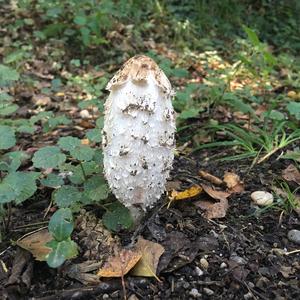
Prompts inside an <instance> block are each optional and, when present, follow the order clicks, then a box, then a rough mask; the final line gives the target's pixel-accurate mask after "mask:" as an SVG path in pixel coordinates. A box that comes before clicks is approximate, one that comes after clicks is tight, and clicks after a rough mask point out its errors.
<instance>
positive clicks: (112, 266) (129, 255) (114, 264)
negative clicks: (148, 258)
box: [97, 249, 142, 277]
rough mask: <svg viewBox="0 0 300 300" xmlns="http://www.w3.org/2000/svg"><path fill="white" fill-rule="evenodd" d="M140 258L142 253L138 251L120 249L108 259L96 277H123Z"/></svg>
mask: <svg viewBox="0 0 300 300" xmlns="http://www.w3.org/2000/svg"><path fill="white" fill-rule="evenodd" d="M141 257H142V253H141V252H140V250H139V249H134V250H127V249H122V250H120V251H119V253H118V254H116V255H115V256H111V257H109V258H108V260H107V262H106V263H105V264H104V266H103V267H102V268H100V270H99V271H98V273H97V275H98V276H99V277H123V276H124V275H126V274H127V273H128V272H129V271H130V270H131V269H132V268H133V267H134V266H135V265H136V264H137V262H138V261H139V260H140V259H141Z"/></svg>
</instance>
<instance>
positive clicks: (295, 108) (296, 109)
mask: <svg viewBox="0 0 300 300" xmlns="http://www.w3.org/2000/svg"><path fill="white" fill-rule="evenodd" d="M286 108H287V110H288V112H289V113H290V114H291V115H293V116H295V118H296V119H297V120H300V102H295V101H291V102H290V103H289V104H288V105H287V106H286Z"/></svg>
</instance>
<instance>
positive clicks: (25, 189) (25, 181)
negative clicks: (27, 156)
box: [0, 172, 40, 204]
mask: <svg viewBox="0 0 300 300" xmlns="http://www.w3.org/2000/svg"><path fill="white" fill-rule="evenodd" d="M39 175H40V173H39V172H14V173H9V174H8V175H7V176H6V177H5V178H4V179H3V180H2V182H1V183H0V203H5V202H9V201H12V200H14V201H15V202H16V204H20V203H22V202H23V201H24V200H26V199H28V198H30V197H31V196H32V195H33V194H34V193H35V191H36V190H37V186H36V180H37V178H38V177H39ZM1 186H2V187H1ZM5 191H7V193H8V196H5V195H3V192H5Z"/></svg>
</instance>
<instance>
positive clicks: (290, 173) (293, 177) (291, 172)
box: [282, 164, 300, 185]
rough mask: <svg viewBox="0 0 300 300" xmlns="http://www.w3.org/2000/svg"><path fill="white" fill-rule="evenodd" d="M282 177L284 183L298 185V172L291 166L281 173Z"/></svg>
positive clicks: (299, 179) (299, 176)
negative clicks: (291, 182) (290, 182)
mask: <svg viewBox="0 0 300 300" xmlns="http://www.w3.org/2000/svg"><path fill="white" fill-rule="evenodd" d="M282 177H283V178H284V179H285V180H286V181H293V182H295V183H297V184H298V185H300V172H299V170H298V169H297V168H296V167H295V166H294V165H292V164H290V165H289V166H288V167H287V168H286V169H284V170H283V171H282Z"/></svg>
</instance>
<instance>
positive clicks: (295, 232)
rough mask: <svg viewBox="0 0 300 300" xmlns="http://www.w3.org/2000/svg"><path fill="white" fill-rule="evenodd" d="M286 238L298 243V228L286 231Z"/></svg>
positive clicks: (299, 235) (299, 237)
mask: <svg viewBox="0 0 300 300" xmlns="http://www.w3.org/2000/svg"><path fill="white" fill-rule="evenodd" d="M288 239H289V240H290V241H291V242H293V243H295V244H298V245H300V230H297V229H292V230H290V231H289V232H288Z"/></svg>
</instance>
